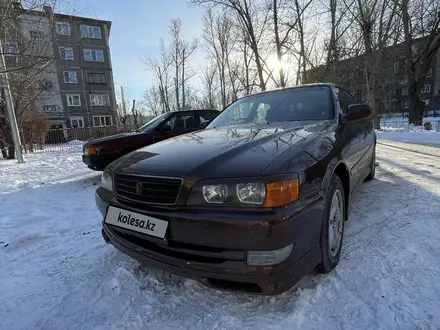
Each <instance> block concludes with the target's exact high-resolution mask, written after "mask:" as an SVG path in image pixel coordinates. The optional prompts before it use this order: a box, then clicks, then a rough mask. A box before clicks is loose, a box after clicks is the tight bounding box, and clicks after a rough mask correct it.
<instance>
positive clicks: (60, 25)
mask: <svg viewBox="0 0 440 330" xmlns="http://www.w3.org/2000/svg"><path fill="white" fill-rule="evenodd" d="M56 28H57V34H59V35H62V36H70V25H69V23H66V22H57V23H56Z"/></svg>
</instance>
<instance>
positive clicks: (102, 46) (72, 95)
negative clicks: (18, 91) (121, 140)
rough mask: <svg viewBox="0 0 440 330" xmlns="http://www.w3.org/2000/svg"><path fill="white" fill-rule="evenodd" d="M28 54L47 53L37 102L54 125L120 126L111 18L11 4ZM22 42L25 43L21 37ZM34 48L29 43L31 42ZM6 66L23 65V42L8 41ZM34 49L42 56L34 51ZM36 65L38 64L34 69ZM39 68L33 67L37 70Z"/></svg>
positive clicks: (36, 89) (40, 72)
mask: <svg viewBox="0 0 440 330" xmlns="http://www.w3.org/2000/svg"><path fill="white" fill-rule="evenodd" d="M13 6H14V10H16V11H21V12H22V14H21V15H19V16H17V17H19V18H18V21H19V24H18V26H19V27H20V30H21V36H22V40H26V42H27V43H28V44H27V45H25V46H21V48H25V49H28V48H32V50H27V52H28V58H31V57H32V56H33V58H34V59H35V60H37V59H38V58H40V57H41V55H42V54H43V55H44V56H45V57H46V58H47V61H46V63H44V65H41V66H40V65H39V66H38V68H40V67H43V69H42V70H40V71H39V72H38V79H37V81H36V82H35V89H34V90H33V93H34V97H33V99H34V100H33V101H34V107H35V108H36V109H37V111H39V112H40V113H42V114H44V115H45V116H46V117H47V118H48V120H49V121H50V123H51V127H52V128H86V127H105V126H114V125H116V123H117V122H116V120H117V116H116V102H115V92H114V87H113V72H112V64H111V57H110V47H109V37H110V28H111V22H109V21H104V20H96V19H92V18H86V17H79V16H71V15H65V14H59V13H55V12H54V11H53V9H52V7H49V6H45V7H44V8H42V10H25V9H23V7H22V6H21V4H20V3H19V2H14V3H13ZM22 43H23V42H22ZM30 44H31V45H32V47H29V45H30ZM4 48H5V49H11V51H5V55H6V56H5V59H6V65H7V67H8V68H10V67H14V66H16V67H20V65H17V61H21V59H22V58H25V55H23V53H24V52H25V50H21V49H19V48H20V44H19V43H17V42H15V41H14V40H9V41H8V42H7V43H6V44H5V45H4ZM36 52H37V53H39V55H36ZM36 70H37V69H36ZM34 71H35V70H34Z"/></svg>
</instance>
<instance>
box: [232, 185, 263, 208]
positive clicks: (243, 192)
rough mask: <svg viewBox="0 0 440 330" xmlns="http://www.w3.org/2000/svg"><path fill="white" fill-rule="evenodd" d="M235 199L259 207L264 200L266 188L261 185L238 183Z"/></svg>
mask: <svg viewBox="0 0 440 330" xmlns="http://www.w3.org/2000/svg"><path fill="white" fill-rule="evenodd" d="M237 197H238V199H239V200H240V202H242V203H244V204H256V205H261V204H263V202H264V200H265V198H266V186H265V185H264V184H263V183H239V184H237Z"/></svg>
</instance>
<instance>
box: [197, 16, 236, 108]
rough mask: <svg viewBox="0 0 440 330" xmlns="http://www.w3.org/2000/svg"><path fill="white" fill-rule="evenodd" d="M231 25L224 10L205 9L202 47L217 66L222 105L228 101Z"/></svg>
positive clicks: (232, 41) (231, 43)
mask: <svg viewBox="0 0 440 330" xmlns="http://www.w3.org/2000/svg"><path fill="white" fill-rule="evenodd" d="M232 27H233V22H232V20H231V18H230V17H229V16H228V13H227V12H226V11H221V12H220V13H219V14H218V15H214V14H213V12H212V10H207V12H206V14H205V23H204V31H203V38H204V42H205V45H204V46H205V47H204V48H205V49H206V50H207V52H208V53H209V54H210V55H211V57H212V58H213V59H214V63H215V66H216V67H217V71H218V78H219V85H220V97H221V105H222V107H225V106H226V104H227V103H228V97H227V94H228V88H227V84H228V74H229V72H228V71H229V68H230V57H231V53H232V49H233V47H234V44H235V40H234V39H233V36H232V31H231V28H232ZM229 83H230V82H229ZM233 87H234V86H233Z"/></svg>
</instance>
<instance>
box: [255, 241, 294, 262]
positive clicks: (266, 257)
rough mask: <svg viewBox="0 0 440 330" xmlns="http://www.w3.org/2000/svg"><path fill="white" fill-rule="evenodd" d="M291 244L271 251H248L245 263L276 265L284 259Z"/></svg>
mask: <svg viewBox="0 0 440 330" xmlns="http://www.w3.org/2000/svg"><path fill="white" fill-rule="evenodd" d="M292 248H293V244H291V245H289V246H286V247H284V248H282V249H279V250H273V251H248V253H247V264H248V265H249V266H271V265H276V264H279V263H281V262H283V261H284V260H286V259H287V257H288V256H289V255H290V252H292Z"/></svg>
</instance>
